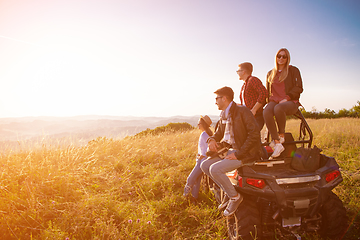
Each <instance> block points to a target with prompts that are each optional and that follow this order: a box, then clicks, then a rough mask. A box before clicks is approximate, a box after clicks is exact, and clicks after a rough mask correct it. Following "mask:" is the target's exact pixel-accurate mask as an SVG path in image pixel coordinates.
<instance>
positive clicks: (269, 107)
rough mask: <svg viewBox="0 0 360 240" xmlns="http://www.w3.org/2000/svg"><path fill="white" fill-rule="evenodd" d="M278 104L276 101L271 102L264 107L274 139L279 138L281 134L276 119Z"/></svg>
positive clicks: (266, 121) (266, 119)
mask: <svg viewBox="0 0 360 240" xmlns="http://www.w3.org/2000/svg"><path fill="white" fill-rule="evenodd" d="M276 105H277V103H276V102H269V103H268V104H267V105H266V107H265V109H264V112H263V115H264V120H265V124H266V127H267V129H268V130H269V132H270V135H271V138H272V139H274V140H279V134H278V131H277V127H276V124H275V119H274V108H275V107H276Z"/></svg>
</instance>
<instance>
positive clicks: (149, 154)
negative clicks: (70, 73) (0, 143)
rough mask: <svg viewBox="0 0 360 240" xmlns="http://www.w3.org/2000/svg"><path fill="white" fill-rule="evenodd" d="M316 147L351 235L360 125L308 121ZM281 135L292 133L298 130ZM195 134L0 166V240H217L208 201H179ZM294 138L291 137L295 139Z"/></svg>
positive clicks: (8, 159) (11, 157) (293, 124)
mask: <svg viewBox="0 0 360 240" xmlns="http://www.w3.org/2000/svg"><path fill="white" fill-rule="evenodd" d="M308 122H309V125H310V127H311V128H312V130H313V132H314V144H315V145H317V146H318V147H320V148H322V149H323V153H324V154H326V155H329V156H334V157H335V158H336V159H337V160H338V163H339V165H340V166H341V168H342V169H343V176H344V182H343V183H342V184H341V185H340V186H338V187H337V188H336V189H335V191H336V193H337V194H338V195H339V196H340V198H341V199H342V200H343V201H344V204H345V206H346V207H347V209H348V213H349V217H350V219H352V220H354V221H353V224H352V228H351V229H350V230H349V231H353V232H354V236H356V234H359V233H360V231H359V219H358V218H356V215H357V213H358V211H359V210H360V207H359V203H358V199H360V196H359V191H358V188H359V180H360V177H359V164H358V162H359V160H360V159H359V156H360V141H359V140H360V139H359V137H360V134H359V132H358V129H360V120H359V119H332V120H329V119H321V120H309V121H308ZM287 130H288V131H291V132H293V133H297V132H298V121H297V120H289V121H288V123H287ZM199 134H200V132H199V131H198V130H189V131H185V132H176V133H170V132H165V133H162V134H159V135H148V136H144V137H127V138H125V139H123V140H113V139H107V138H98V139H95V140H93V141H91V142H89V143H88V144H87V145H86V146H85V147H75V146H71V145H70V146H68V147H57V146H42V147H39V148H34V149H32V150H23V151H20V152H11V151H8V152H7V153H5V154H2V155H1V156H0V166H1V168H0V171H1V174H0V198H1V200H0V214H1V215H0V239H67V238H68V239H86V240H87V239H204V240H205V239H224V238H226V236H227V232H226V231H227V230H226V226H225V220H224V218H223V217H222V216H221V215H220V214H219V212H218V211H217V210H216V206H215V204H214V203H213V202H212V201H213V200H212V199H213V198H212V196H211V194H209V193H205V192H202V193H201V194H200V198H201V200H202V201H201V202H200V203H199V204H197V205H194V204H190V203H189V202H187V201H186V200H184V199H183V198H182V196H181V195H182V191H183V186H184V183H185V181H186V177H187V176H188V174H189V173H190V171H191V169H192V167H193V165H194V159H195V155H196V152H197V140H198V137H199ZM295 135H296V134H295Z"/></svg>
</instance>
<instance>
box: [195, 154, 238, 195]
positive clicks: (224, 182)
mask: <svg viewBox="0 0 360 240" xmlns="http://www.w3.org/2000/svg"><path fill="white" fill-rule="evenodd" d="M233 152H235V150H229V152H228V154H230V153H233ZM242 165H243V164H242V161H240V160H229V159H221V158H219V157H215V158H208V159H206V160H205V161H203V162H202V163H201V165H200V167H201V169H202V170H203V172H204V173H205V174H206V175H208V176H209V177H210V178H211V179H212V180H214V182H215V183H216V184H217V185H218V186H219V187H221V188H222V190H223V191H224V192H225V193H226V194H227V195H228V197H230V198H231V197H235V196H236V195H237V191H236V190H235V188H234V186H233V185H232V183H231V182H230V179H229V178H228V177H227V176H226V173H227V172H231V171H233V170H234V169H237V168H239V167H241V166H242Z"/></svg>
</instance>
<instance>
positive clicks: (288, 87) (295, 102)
mask: <svg viewBox="0 0 360 240" xmlns="http://www.w3.org/2000/svg"><path fill="white" fill-rule="evenodd" d="M266 79H267V80H266V89H267V91H268V93H269V94H268V96H269V98H268V101H267V102H268V104H267V105H266V107H265V109H264V112H263V115H264V120H265V124H266V126H267V128H268V130H269V132H270V135H271V138H272V139H273V141H272V142H271V143H270V146H271V147H273V148H274V152H273V154H272V155H271V158H275V157H278V156H280V154H281V153H282V152H283V151H284V150H285V148H284V146H283V145H282V143H284V141H285V125H286V115H292V114H294V113H296V111H297V110H298V108H299V106H301V104H300V102H299V98H300V94H301V93H302V92H303V86H302V79H301V75H300V70H299V69H298V68H297V67H295V66H292V65H290V52H289V51H288V50H287V49H286V48H281V49H280V50H279V51H277V53H276V55H275V67H274V68H273V69H272V70H270V71H269V72H268V74H267V77H266ZM274 117H275V119H276V123H275V119H274ZM276 125H277V126H276ZM277 128H278V129H277Z"/></svg>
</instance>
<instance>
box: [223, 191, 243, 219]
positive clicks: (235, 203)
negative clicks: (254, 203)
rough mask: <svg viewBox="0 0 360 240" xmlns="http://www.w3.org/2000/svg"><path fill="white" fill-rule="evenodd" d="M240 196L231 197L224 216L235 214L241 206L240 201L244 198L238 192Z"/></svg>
mask: <svg viewBox="0 0 360 240" xmlns="http://www.w3.org/2000/svg"><path fill="white" fill-rule="evenodd" d="M238 195H239V197H235V198H231V199H230V201H229V204H228V205H227V208H226V209H225V211H224V216H225V217H229V216H231V215H233V214H234V213H235V212H236V209H237V208H238V207H239V205H240V203H241V202H242V201H243V200H244V198H243V196H241V194H240V193H239V194H238Z"/></svg>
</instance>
